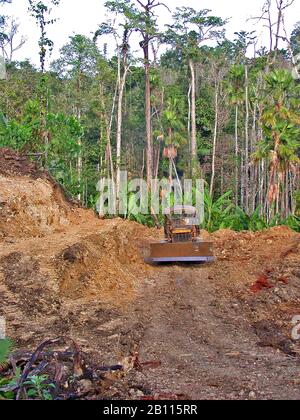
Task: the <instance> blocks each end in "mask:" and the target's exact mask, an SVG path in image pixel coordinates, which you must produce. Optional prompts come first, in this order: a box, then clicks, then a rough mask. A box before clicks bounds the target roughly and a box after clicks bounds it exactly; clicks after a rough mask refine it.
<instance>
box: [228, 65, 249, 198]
mask: <svg viewBox="0 0 300 420" xmlns="http://www.w3.org/2000/svg"><path fill="white" fill-rule="evenodd" d="M244 81H245V68H244V66H243V65H240V64H236V65H233V66H232V67H231V69H230V71H229V78H228V85H227V93H228V101H229V103H230V104H231V105H234V106H235V201H236V205H238V204H239V107H240V105H241V104H242V103H243V102H244V100H245V89H244Z"/></svg>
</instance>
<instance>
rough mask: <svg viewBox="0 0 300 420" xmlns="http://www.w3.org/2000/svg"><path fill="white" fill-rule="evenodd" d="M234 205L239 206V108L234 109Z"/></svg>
mask: <svg viewBox="0 0 300 420" xmlns="http://www.w3.org/2000/svg"><path fill="white" fill-rule="evenodd" d="M235 204H236V206H238V204H239V106H238V104H236V107H235Z"/></svg>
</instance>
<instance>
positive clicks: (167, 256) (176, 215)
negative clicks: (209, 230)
mask: <svg viewBox="0 0 300 420" xmlns="http://www.w3.org/2000/svg"><path fill="white" fill-rule="evenodd" d="M165 214H166V216H165V225H164V232H165V238H164V240H163V241H161V242H157V243H153V244H151V250H150V257H149V259H148V261H149V262H150V263H166V262H211V261H213V260H214V255H213V243H212V242H206V241H203V240H202V239H201V238H200V220H199V218H198V217H197V210H196V208H195V207H192V206H175V207H172V208H169V209H166V210H165Z"/></svg>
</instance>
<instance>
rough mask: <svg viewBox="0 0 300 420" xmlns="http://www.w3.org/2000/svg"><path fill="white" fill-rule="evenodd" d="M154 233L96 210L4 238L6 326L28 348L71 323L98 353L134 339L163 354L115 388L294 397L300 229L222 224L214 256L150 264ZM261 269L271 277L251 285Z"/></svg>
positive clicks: (198, 395) (68, 329) (115, 355)
mask: <svg viewBox="0 0 300 420" xmlns="http://www.w3.org/2000/svg"><path fill="white" fill-rule="evenodd" d="M159 235H160V233H157V232H156V231H151V230H148V229H147V228H144V227H141V226H139V225H137V224H134V223H129V222H124V221H121V220H113V221H97V220H96V219H94V218H93V219H91V220H88V221H87V222H83V223H81V224H77V225H76V226H71V227H68V228H67V230H66V231H64V232H58V233H54V234H51V235H48V236H47V237H46V238H44V239H43V238H31V239H27V240H18V241H15V242H14V243H11V241H10V240H8V241H7V242H6V243H4V244H3V245H4V246H2V247H1V251H0V265H1V273H0V294H1V298H2V302H3V303H4V304H3V305H2V306H1V315H5V316H6V318H7V322H8V331H9V335H10V336H11V337H13V338H14V339H15V340H16V341H17V342H18V344H19V346H21V347H22V346H23V347H24V348H25V347H26V348H27V347H32V348H33V347H34V346H35V345H37V344H38V343H39V342H41V341H43V340H44V339H46V338H49V337H51V338H53V337H56V336H60V335H68V336H71V337H73V338H74V339H75V340H76V341H77V342H79V344H80V345H81V346H82V348H83V349H84V350H86V351H88V352H91V354H93V358H94V360H97V361H98V362H99V364H106V363H108V364H115V363H117V362H118V361H121V360H123V358H124V357H126V356H127V355H129V354H130V353H132V352H135V351H138V352H139V354H140V358H141V360H145V361H147V360H156V361H160V362H161V366H160V367H157V368H155V369H151V368H150V369H146V370H145V371H144V372H143V373H140V372H134V373H131V376H130V375H129V377H128V378H127V379H126V380H125V382H123V383H122V390H121V391H119V393H117V394H116V395H117V397H120V396H122V397H126V398H131V397H133V398H136V397H137V395H138V396H140V395H141V394H142V393H143V394H145V395H147V394H148V395H149V394H150V395H155V394H164V393H171V394H184V395H186V396H187V397H189V398H195V399H206V398H210V399H219V398H224V399H245V398H250V399H264V398H274V399H275V398H276V399H277V398H282V399H298V398H299V396H300V395H299V392H300V379H299V373H300V359H299V356H298V354H297V352H299V349H300V347H299V344H298V343H297V342H295V343H293V342H292V341H291V340H290V336H291V329H292V325H291V320H292V317H293V315H297V314H299V312H300V309H299V308H300V305H299V302H300V300H299V297H300V293H299V291H300V284H299V235H297V234H295V233H293V232H292V231H290V230H288V229H286V228H277V229H273V230H270V231H266V232H264V233H260V234H251V233H243V234H236V233H234V232H230V231H224V232H218V233H217V234H215V235H213V236H211V239H212V240H213V241H214V243H215V250H216V256H217V261H216V262H215V263H213V264H211V265H193V266H190V265H175V266H174V265H166V266H157V267H151V266H147V265H146V264H145V263H144V261H143V257H144V256H146V254H147V250H148V247H149V243H150V242H151V241H152V240H154V239H157V238H159ZM205 235H207V234H205ZM266 244H267V245H268V246H264V245H266ZM253 249H256V251H255V254H253V255H252V256H251V257H250V258H249V255H250V254H251V253H252V252H253ZM283 255H284V258H283ZM266 270H267V271H268V272H269V281H270V287H269V288H263V289H262V290H261V291H259V292H258V293H253V292H252V291H251V286H253V284H255V282H256V280H257V279H259V278H260V276H261V273H263V272H265V271H266ZM283 276H285V277H284V279H285V281H282V279H283ZM112 389H113V390H114V388H112ZM135 391H137V392H138V394H135ZM120 393H121V394H120ZM112 396H114V393H112Z"/></svg>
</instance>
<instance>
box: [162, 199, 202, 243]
mask: <svg viewBox="0 0 300 420" xmlns="http://www.w3.org/2000/svg"><path fill="white" fill-rule="evenodd" d="M165 214H166V215H165V239H166V240H167V241H168V242H170V243H177V242H193V241H197V239H198V238H199V235H200V226H199V225H200V220H199V218H198V217H197V210H196V208H195V207H192V206H175V207H172V208H169V209H166V210H165Z"/></svg>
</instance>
